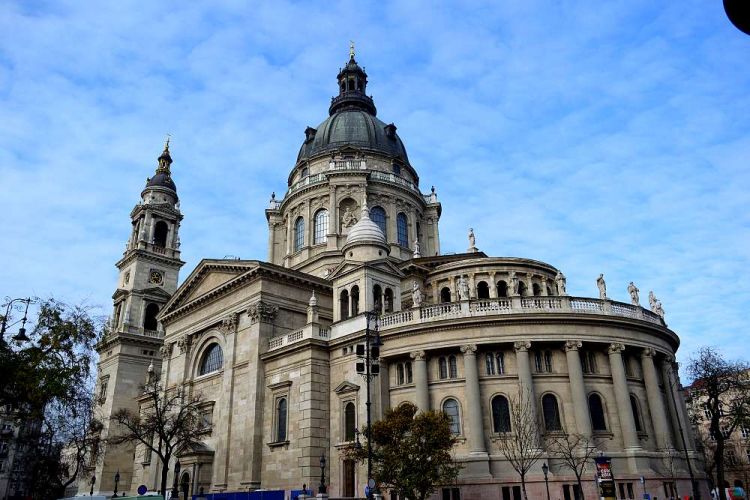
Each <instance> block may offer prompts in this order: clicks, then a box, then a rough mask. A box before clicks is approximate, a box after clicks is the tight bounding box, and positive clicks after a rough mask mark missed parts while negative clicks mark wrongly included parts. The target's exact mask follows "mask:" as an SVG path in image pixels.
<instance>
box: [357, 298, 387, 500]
mask: <svg viewBox="0 0 750 500" xmlns="http://www.w3.org/2000/svg"><path fill="white" fill-rule="evenodd" d="M365 319H366V320H367V324H366V326H365V345H361V344H360V345H357V357H358V358H359V359H361V360H362V361H358V362H357V373H359V374H360V375H362V377H364V379H365V385H366V387H367V401H366V403H365V406H366V407H367V483H368V485H369V483H370V480H371V479H372V439H371V438H372V411H371V409H370V407H371V405H372V402H371V400H370V392H371V391H370V383H371V382H372V379H373V378H375V377H377V376H378V375H379V374H380V365H379V364H378V363H377V361H378V358H379V357H380V346H382V345H383V343H382V342H381V341H380V332H379V331H378V312H377V311H370V312H366V313H365ZM371 323H374V328H373V331H372V332H371V331H370V324H371ZM355 446H356V445H355ZM372 490H373V488H368V492H367V498H368V499H370V498H372V493H373V491H372Z"/></svg>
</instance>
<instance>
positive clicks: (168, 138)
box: [164, 134, 172, 152]
mask: <svg viewBox="0 0 750 500" xmlns="http://www.w3.org/2000/svg"><path fill="white" fill-rule="evenodd" d="M171 138H172V134H167V142H165V143H164V151H167V152H168V151H169V140H170V139H171Z"/></svg>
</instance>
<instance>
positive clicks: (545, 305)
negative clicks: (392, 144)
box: [336, 296, 664, 336]
mask: <svg viewBox="0 0 750 500" xmlns="http://www.w3.org/2000/svg"><path fill="white" fill-rule="evenodd" d="M536 313H542V314H543V313H566V314H567V313H572V314H600V315H605V316H622V317H626V318H633V319H639V320H643V321H648V322H650V323H654V324H656V325H664V322H663V321H662V319H661V318H660V317H659V316H658V315H657V314H655V313H653V312H651V311H648V310H646V309H644V308H642V307H639V306H634V305H631V304H625V303H623V302H614V301H611V300H599V299H588V298H580V297H567V296H565V297H563V296H550V297H504V298H497V299H479V300H468V301H464V302H450V303H446V304H437V305H425V306H422V307H419V308H416V307H415V308H413V309H409V310H406V311H399V312H396V313H392V314H388V315H385V316H381V317H380V328H381V329H384V330H386V329H389V328H394V327H397V326H408V325H418V324H421V323H425V322H431V321H440V320H444V319H453V318H471V317H482V316H493V315H501V314H536ZM337 333H338V332H337ZM336 336H339V335H338V334H336Z"/></svg>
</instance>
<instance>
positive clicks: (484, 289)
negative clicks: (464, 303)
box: [477, 281, 490, 299]
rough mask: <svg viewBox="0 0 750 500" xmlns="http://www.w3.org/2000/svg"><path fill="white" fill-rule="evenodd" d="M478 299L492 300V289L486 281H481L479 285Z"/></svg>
mask: <svg viewBox="0 0 750 500" xmlns="http://www.w3.org/2000/svg"><path fill="white" fill-rule="evenodd" d="M477 298H479V299H489V298H490V287H489V285H488V284H487V282H486V281H480V282H479V283H478V284H477Z"/></svg>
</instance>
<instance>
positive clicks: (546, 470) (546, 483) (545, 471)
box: [542, 462, 549, 500]
mask: <svg viewBox="0 0 750 500" xmlns="http://www.w3.org/2000/svg"><path fill="white" fill-rule="evenodd" d="M548 473H549V466H548V465H547V462H544V463H543V464H542V474H544V486H545V487H546V488H547V500H549V478H548V477H547V474H548Z"/></svg>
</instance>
